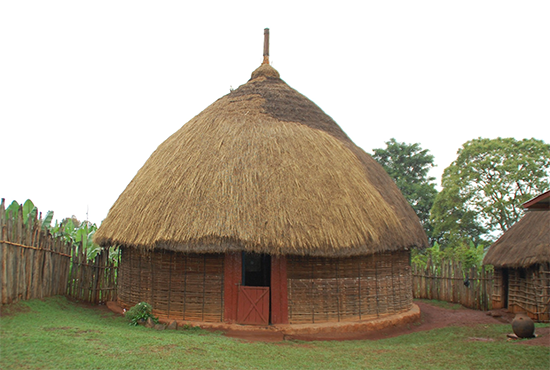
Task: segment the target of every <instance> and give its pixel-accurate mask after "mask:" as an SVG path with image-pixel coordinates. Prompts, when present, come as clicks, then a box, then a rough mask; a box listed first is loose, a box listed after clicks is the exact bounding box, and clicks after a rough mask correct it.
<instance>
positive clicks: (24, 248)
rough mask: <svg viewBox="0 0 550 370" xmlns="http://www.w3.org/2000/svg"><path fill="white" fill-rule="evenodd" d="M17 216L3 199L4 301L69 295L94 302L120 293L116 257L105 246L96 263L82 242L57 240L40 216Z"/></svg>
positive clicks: (0, 275) (0, 265)
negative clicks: (87, 254) (43, 223)
mask: <svg viewBox="0 0 550 370" xmlns="http://www.w3.org/2000/svg"><path fill="white" fill-rule="evenodd" d="M22 213H23V212H22V211H21V209H20V210H19V214H18V217H16V218H13V217H10V215H7V214H6V209H5V205H4V199H2V201H1V203H0V269H1V270H0V303H1V304H7V303H15V302H17V301H20V300H28V299H35V298H39V299H42V298H46V297H49V296H53V295H59V294H61V295H67V296H70V297H74V298H76V299H79V300H83V301H88V302H92V303H100V302H106V301H108V300H113V299H114V298H115V297H116V273H117V265H118V261H116V260H115V261H113V259H112V258H109V251H108V250H104V251H102V252H101V253H100V254H98V255H97V256H96V258H95V259H94V260H93V261H87V257H86V252H85V251H84V250H83V248H80V246H78V245H70V244H67V243H65V242H64V241H63V240H62V239H61V238H54V237H53V236H52V235H51V234H50V232H49V231H48V230H42V229H41V222H40V220H39V219H37V218H36V217H35V218H31V219H29V220H28V222H27V224H25V223H24V222H23V217H22Z"/></svg>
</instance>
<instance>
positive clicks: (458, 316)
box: [225, 301, 550, 347]
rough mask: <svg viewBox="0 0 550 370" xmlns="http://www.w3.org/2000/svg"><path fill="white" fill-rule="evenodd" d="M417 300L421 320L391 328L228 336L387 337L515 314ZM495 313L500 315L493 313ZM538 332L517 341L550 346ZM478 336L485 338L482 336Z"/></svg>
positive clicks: (548, 337) (548, 333)
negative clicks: (533, 336) (328, 332)
mask: <svg viewBox="0 0 550 370" xmlns="http://www.w3.org/2000/svg"><path fill="white" fill-rule="evenodd" d="M415 304H416V305H418V307H420V313H421V320H420V322H418V323H414V324H405V325H400V326H397V327H392V328H388V329H383V330H378V331H370V332H364V333H357V332H356V333H334V334H326V333H323V334H307V335H286V336H283V335H282V334H280V333H266V332H258V333H254V332H237V331H234V332H232V331H227V332H226V333H225V335H226V336H229V337H235V338H240V339H243V340H248V341H265V342H268V341H269V342H274V341H280V340H283V339H286V340H288V339H297V340H305V341H313V340H377V339H384V338H391V337H397V336H399V335H404V334H410V333H416V332H419V331H427V330H432V329H438V328H445V327H449V326H475V325H479V324H502V323H511V322H512V319H513V318H514V314H512V313H508V312H506V311H505V310H494V311H492V312H491V315H490V314H488V313H487V312H482V311H476V310H470V309H467V308H460V309H456V310H453V309H445V308H441V307H436V306H433V305H431V304H429V303H426V302H422V301H415ZM492 315H495V316H497V317H493V316H492ZM512 333H513V331H512V326H510V334H512ZM535 333H536V334H537V338H534V339H530V340H525V341H518V344H521V345H540V346H547V347H550V327H546V328H537V329H536V331H535ZM478 340H483V338H479V339H478Z"/></svg>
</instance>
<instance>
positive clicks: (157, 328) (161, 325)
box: [155, 324, 166, 330]
mask: <svg viewBox="0 0 550 370" xmlns="http://www.w3.org/2000/svg"><path fill="white" fill-rule="evenodd" d="M164 329H166V325H164V324H156V325H155V330H164Z"/></svg>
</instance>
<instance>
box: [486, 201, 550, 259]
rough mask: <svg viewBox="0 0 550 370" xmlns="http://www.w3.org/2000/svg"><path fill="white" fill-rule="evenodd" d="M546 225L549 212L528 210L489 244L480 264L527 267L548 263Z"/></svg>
mask: <svg viewBox="0 0 550 370" xmlns="http://www.w3.org/2000/svg"><path fill="white" fill-rule="evenodd" d="M549 226H550V212H549V211H545V210H532V211H528V212H527V213H526V214H525V216H523V218H522V219H521V220H519V221H518V222H516V223H515V224H514V225H513V226H512V227H511V228H510V229H508V230H507V231H506V232H505V233H504V234H503V235H502V236H501V237H500V238H499V239H498V240H497V241H496V242H495V243H494V244H493V245H491V247H490V248H489V251H488V252H487V255H486V256H485V258H484V259H483V264H485V265H493V266H495V267H496V268H527V267H529V266H532V265H535V264H540V263H550V228H549Z"/></svg>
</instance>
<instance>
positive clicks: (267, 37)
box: [262, 28, 269, 64]
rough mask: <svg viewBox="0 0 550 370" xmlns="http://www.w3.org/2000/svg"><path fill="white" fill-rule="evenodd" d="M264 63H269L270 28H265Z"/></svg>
mask: <svg viewBox="0 0 550 370" xmlns="http://www.w3.org/2000/svg"><path fill="white" fill-rule="evenodd" d="M262 64H269V28H265V29H264V61H263V63H262Z"/></svg>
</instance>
